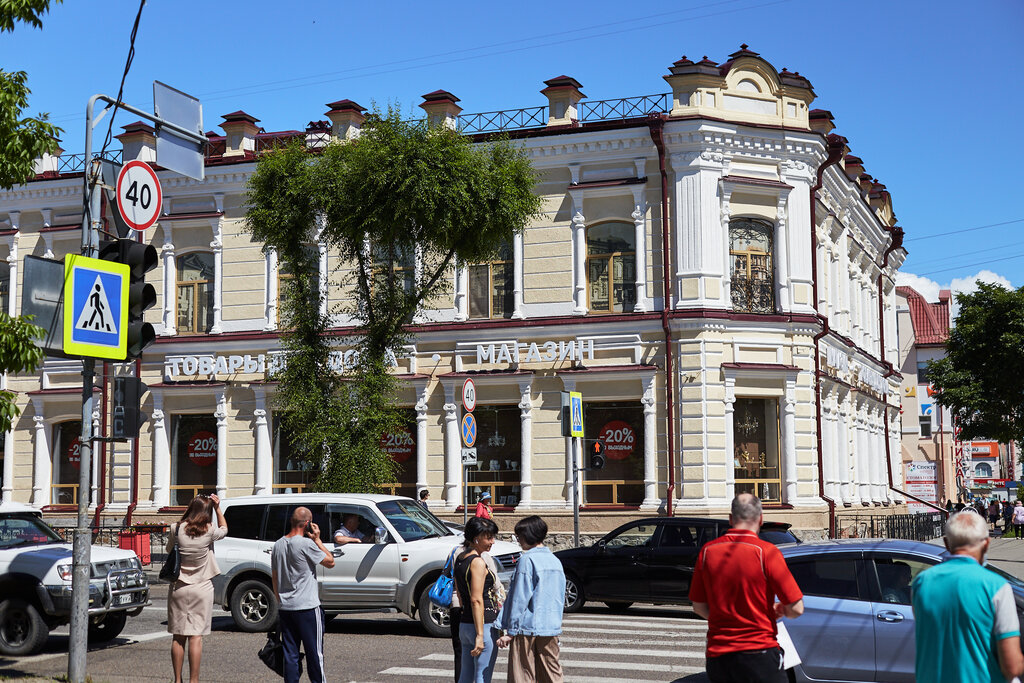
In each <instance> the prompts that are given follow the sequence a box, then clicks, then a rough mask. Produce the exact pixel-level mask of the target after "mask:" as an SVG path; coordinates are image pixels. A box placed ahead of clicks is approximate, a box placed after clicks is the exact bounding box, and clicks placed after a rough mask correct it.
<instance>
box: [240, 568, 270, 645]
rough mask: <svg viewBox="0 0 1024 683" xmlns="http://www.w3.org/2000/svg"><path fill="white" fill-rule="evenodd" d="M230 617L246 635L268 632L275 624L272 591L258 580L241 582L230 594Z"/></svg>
mask: <svg viewBox="0 0 1024 683" xmlns="http://www.w3.org/2000/svg"><path fill="white" fill-rule="evenodd" d="M231 617H232V618H233V619H234V620H235V625H236V626H238V628H240V629H241V630H243V631H246V632H248V633H257V632H260V631H269V630H270V628H271V627H272V626H273V625H274V623H275V622H277V600H276V599H275V598H274V591H273V590H272V589H271V588H270V586H269V585H267V584H266V583H265V582H263V581H260V580H259V579H249V580H248V581H243V582H242V583H240V584H238V586H236V587H235V590H234V592H233V593H231Z"/></svg>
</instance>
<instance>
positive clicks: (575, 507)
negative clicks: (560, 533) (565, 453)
mask: <svg viewBox="0 0 1024 683" xmlns="http://www.w3.org/2000/svg"><path fill="white" fill-rule="evenodd" d="M577 438H578V437H575V436H573V437H570V439H569V449H570V452H571V455H572V537H573V547H574V548H579V547H580V463H579V460H578V459H577V457H576V439H577Z"/></svg>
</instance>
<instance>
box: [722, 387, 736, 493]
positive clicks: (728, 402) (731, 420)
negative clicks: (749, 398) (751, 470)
mask: <svg viewBox="0 0 1024 683" xmlns="http://www.w3.org/2000/svg"><path fill="white" fill-rule="evenodd" d="M735 411H736V378H735V377H726V378H725V499H726V500H730V501H731V500H732V499H733V498H735V497H736V466H735V463H736V424H735V419H736V412H735Z"/></svg>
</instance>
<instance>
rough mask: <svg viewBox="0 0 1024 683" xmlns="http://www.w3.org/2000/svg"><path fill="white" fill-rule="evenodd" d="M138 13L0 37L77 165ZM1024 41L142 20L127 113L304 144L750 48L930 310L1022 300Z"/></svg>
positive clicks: (315, 6) (806, 3) (287, 18)
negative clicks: (828, 136)
mask: <svg viewBox="0 0 1024 683" xmlns="http://www.w3.org/2000/svg"><path fill="white" fill-rule="evenodd" d="M137 8H138V3H137V2H135V1H134V0H67V2H66V3H65V4H63V5H56V6H55V7H54V8H53V9H52V10H51V12H50V14H49V15H47V17H46V18H45V19H44V27H43V29H42V30H34V29H30V28H27V27H25V26H19V27H18V28H17V29H16V31H15V33H14V34H3V35H2V36H0V64H2V65H3V68H4V69H6V70H26V71H28V72H29V85H30V87H31V88H32V90H33V95H32V99H31V106H30V112H31V113H37V112H41V111H45V112H49V113H50V115H51V118H52V120H53V121H54V122H55V123H56V124H57V125H60V126H61V127H63V128H64V129H65V133H64V135H63V140H64V142H63V145H64V147H65V149H67V151H68V152H80V151H81V150H82V145H83V143H82V140H83V137H84V127H85V126H84V110H85V103H86V100H87V99H88V97H89V96H90V95H92V94H94V93H97V92H103V93H105V94H108V95H111V96H113V95H115V94H116V92H117V87H118V83H119V82H120V77H121V72H122V70H123V68H124V60H125V56H126V53H127V48H128V38H129V34H130V32H131V26H132V22H133V20H134V18H135V12H136V10H137ZM1022 30H1024V3H1021V2H1019V1H1018V0H985V1H983V2H978V3H970V4H968V3H962V2H949V1H946V0H941V1H933V2H923V1H918V0H898V1H895V2H894V1H893V0H888V1H887V2H880V1H876V0H863V1H861V2H856V3H853V2H842V3H839V2H831V3H828V2H820V1H814V0H677V1H675V2H662V3H657V2H654V3H624V2H621V1H616V2H613V1H610V0H591V1H589V2H586V3H553V2H536V1H532V0H520V1H519V2H516V3H480V2H465V1H464V0H450V1H449V2H447V3H414V2H407V1H404V0H399V1H397V2H389V3H365V2H359V3H352V2H323V3H280V2H269V1H264V0H245V1H242V0H222V1H220V2H199V1H195V0H150V1H149V2H148V3H147V4H146V7H145V9H144V10H143V13H142V21H141V24H140V28H139V33H138V38H137V41H136V50H135V59H134V63H133V65H132V69H131V72H130V74H129V76H128V80H127V82H126V84H125V91H124V100H125V101H126V102H129V103H131V104H134V105H136V106H140V107H143V108H145V109H151V107H152V81H153V80H154V79H156V80H160V81H163V82H165V83H168V84H170V85H172V86H174V87H176V88H178V89H180V90H183V91H185V92H188V93H190V94H192V95H195V96H197V97H200V98H201V99H202V101H203V109H204V117H205V120H204V124H205V127H206V128H207V129H208V130H209V129H216V124H217V123H218V122H220V121H221V118H220V115H221V114H226V113H228V112H232V111H235V110H238V109H243V110H245V111H247V112H248V113H250V114H252V115H253V116H256V117H257V118H259V119H261V125H262V126H264V127H265V128H266V129H267V130H286V129H301V128H303V127H304V126H305V125H306V123H307V122H309V121H310V120H315V119H322V118H324V116H323V115H324V112H325V111H326V107H325V106H324V103H326V102H332V101H334V100H339V99H345V98H348V99H352V100H355V101H357V102H359V103H360V104H363V105H364V106H369V105H370V104H371V103H372V102H374V101H375V102H377V103H380V104H385V103H388V102H394V103H397V104H398V105H399V106H401V107H402V108H403V109H404V110H406V111H413V110H414V108H415V106H416V104H418V103H419V102H420V101H421V98H420V95H422V94H424V93H427V92H430V91H433V90H436V89H439V88H443V89H445V90H449V91H451V92H453V93H454V94H455V95H457V96H458V97H459V98H461V100H462V102H461V105H462V106H463V107H464V109H465V112H466V113H473V112H482V111H491V110H495V109H513V108H518V107H527V106H537V105H541V104H543V103H544V98H543V96H541V95H540V93H539V91H540V89H541V88H543V87H544V86H543V83H542V81H543V80H545V79H548V78H551V77H553V76H557V75H561V74H567V75H569V76H573V77H574V78H576V79H577V80H579V81H580V82H581V83H583V86H584V88H583V90H584V92H585V93H586V94H587V96H588V98H589V99H611V98H617V97H628V96H633V95H643V94H651V93H660V92H666V91H667V90H668V87H667V84H666V83H665V82H664V81H663V80H662V78H661V76H662V75H664V74H665V73H667V68H668V66H669V65H670V64H671V63H672V62H673V61H675V60H676V59H679V58H680V57H681V56H682V55H684V54H685V55H687V56H688V57H690V58H691V59H694V60H695V61H696V60H697V59H699V58H701V57H702V56H704V55H707V56H708V57H710V58H711V59H713V60H715V61H719V62H722V61H725V60H726V59H727V55H728V54H729V53H730V52H733V51H735V50H737V49H738V47H739V45H740V43H744V42H745V43H749V45H750V48H751V49H752V50H755V51H757V52H759V53H761V55H762V56H763V57H765V58H766V59H768V61H770V62H772V64H774V65H775V66H776V68H778V69H781V68H782V67H786V68H788V69H790V70H791V71H799V72H800V73H801V74H803V75H804V76H806V77H807V78H809V79H810V81H811V83H812V84H813V86H814V89H815V92H816V93H817V95H818V99H817V100H816V102H815V103H814V106H817V107H820V108H824V109H829V110H831V111H832V113H833V114H834V116H835V120H836V124H837V130H836V132H838V133H840V134H842V135H845V136H846V137H847V138H849V140H850V146H851V149H852V151H853V153H854V154H856V155H858V156H860V157H861V158H862V159H863V160H864V163H865V167H866V170H867V172H868V173H870V174H872V175H873V176H874V177H875V178H876V179H878V180H879V181H881V182H883V183H885V184H886V185H887V187H888V189H889V191H890V192H891V193H892V195H893V204H894V207H895V210H896V214H897V217H898V218H899V222H900V225H902V226H903V228H904V229H905V230H906V232H907V243H906V246H907V248H908V250H909V251H910V256H909V258H908V260H907V264H906V265H905V266H904V268H903V270H904V271H905V272H906V274H905V275H904V276H903V279H904V281H906V282H910V283H913V284H915V285H916V286H917V287H918V288H919V289H921V290H922V293H924V294H925V295H926V296H929V297H934V296H935V295H937V293H938V288H939V287H940V286H948V285H952V286H953V287H954V289H957V290H963V289H970V283H971V282H973V280H974V278H975V277H977V275H978V274H979V273H981V274H982V277H983V278H985V279H989V280H996V281H1002V282H1003V283H1004V284H1012V285H1014V286H1020V285H1022V284H1024V244H1022V243H1021V240H1020V239H1019V238H1018V234H1019V233H1020V232H1021V230H1024V208H1022V207H1021V206H1020V205H1019V203H1018V202H1015V201H1013V198H1014V197H1019V196H1021V192H1020V190H1019V186H1020V180H1019V174H1018V172H1017V166H1018V164H1017V163H1016V159H1017V156H1018V155H1017V153H1016V146H1017V142H1016V134H1017V126H1016V125H1014V124H1013V121H1018V122H1019V121H1020V120H1021V112H1022V111H1024V94H1022V88H1021V83H1022V81H1021V78H1020V71H1021V67H1022V66H1024V59H1022V58H1021V56H1020V55H1021V53H1020V49H1019V46H1020V37H1021V35H1022ZM87 61H89V62H90V66H89V68H85V63H86V62H87ZM415 111H417V112H418V111H419V110H418V109H415ZM132 120H134V117H130V116H126V115H121V116H120V117H119V118H118V120H117V121H116V126H120V125H124V124H126V123H129V122H130V121H132ZM104 131H105V127H104ZM117 132H120V131H119V130H118V129H115V134H116V133H117ZM1011 221H1013V222H1011ZM997 223H1006V224H1005V225H1001V226H997V227H987V228H982V229H977V230H973V229H972V230H965V229H970V228H978V227H979V226H988V225H992V224H997ZM943 233H953V234H949V235H943Z"/></svg>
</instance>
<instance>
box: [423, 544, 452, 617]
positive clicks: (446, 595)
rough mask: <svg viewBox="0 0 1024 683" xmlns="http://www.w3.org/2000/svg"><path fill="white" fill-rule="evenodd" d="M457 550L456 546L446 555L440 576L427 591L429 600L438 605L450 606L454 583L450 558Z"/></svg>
mask: <svg viewBox="0 0 1024 683" xmlns="http://www.w3.org/2000/svg"><path fill="white" fill-rule="evenodd" d="M457 550H458V548H456V549H455V550H453V551H452V552H451V554H450V555H449V556H448V561H447V562H445V563H444V569H442V570H441V576H439V577H437V581H435V582H434V585H432V586H431V587H430V592H429V593H427V597H429V598H430V601H431V602H433V603H434V604H435V605H437V606H438V607H446V608H450V607H451V606H452V591H453V590H454V589H455V583H454V582H453V581H452V558H453V557H455V552H456V551H457Z"/></svg>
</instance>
